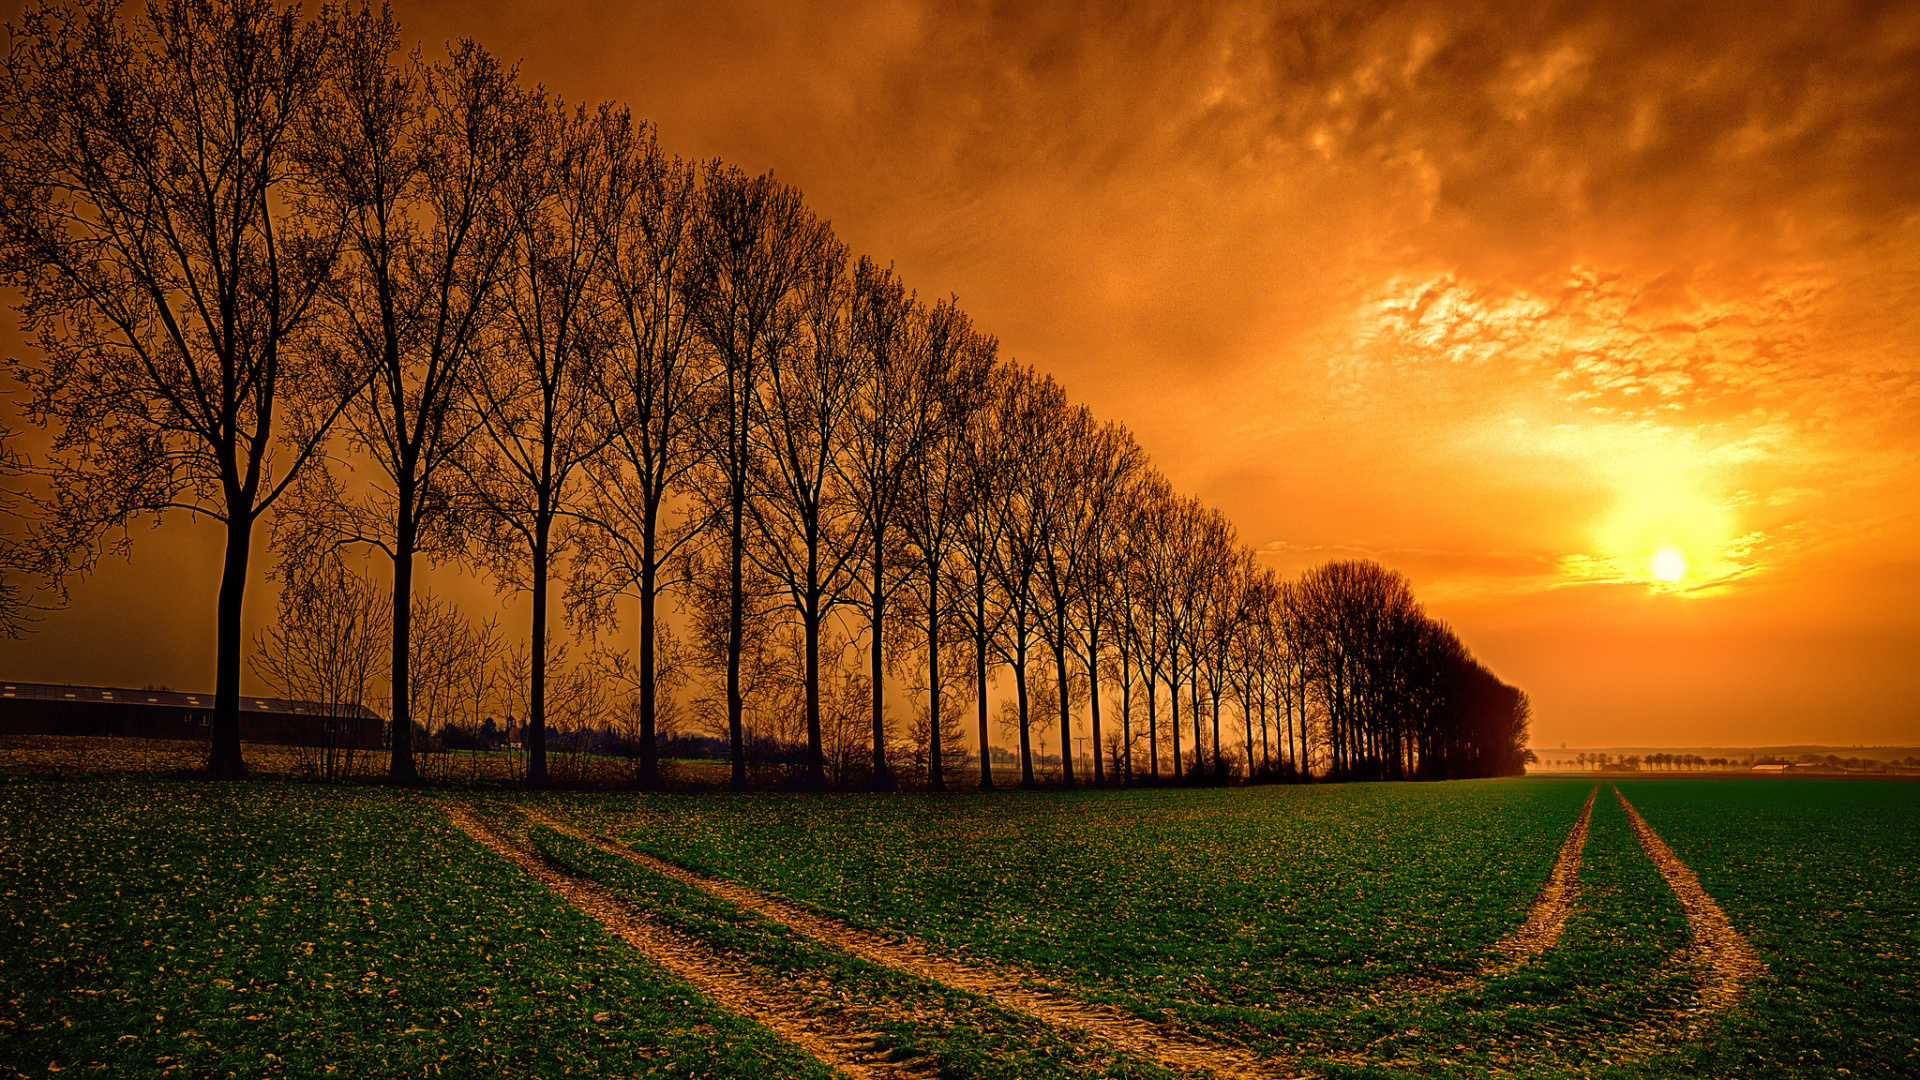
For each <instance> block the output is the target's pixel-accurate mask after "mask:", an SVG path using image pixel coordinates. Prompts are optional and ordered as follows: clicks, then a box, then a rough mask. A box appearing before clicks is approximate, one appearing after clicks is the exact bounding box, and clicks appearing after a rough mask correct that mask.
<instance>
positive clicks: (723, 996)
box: [445, 805, 921, 1080]
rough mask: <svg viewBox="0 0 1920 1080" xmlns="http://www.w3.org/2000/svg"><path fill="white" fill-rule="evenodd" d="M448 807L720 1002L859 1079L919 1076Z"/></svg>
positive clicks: (505, 854) (460, 821)
mask: <svg viewBox="0 0 1920 1080" xmlns="http://www.w3.org/2000/svg"><path fill="white" fill-rule="evenodd" d="M445 809H446V811H447V818H448V819H449V820H450V821H452V822H453V824H454V826H455V827H456V828H458V829H460V830H461V831H462V832H464V833H466V834H467V835H468V836H471V837H473V838H474V839H475V840H477V841H479V842H480V843H481V845H483V846H484V847H486V848H487V849H488V850H490V851H492V852H494V853H495V854H497V855H499V856H500V857H502V858H504V859H506V860H507V861H508V862H511V863H513V864H514V865H515V866H517V867H519V868H520V869H521V870H524V871H525V872H526V873H527V874H528V875H529V876H530V877H532V878H533V879H534V880H536V881H538V882H540V883H541V884H542V885H545V886H546V887H547V888H549V889H552V890H553V891H554V892H555V893H558V894H559V895H560V897H561V898H562V899H564V900H565V901H567V903H569V904H572V905H573V906H574V907H576V908H579V909H580V910H581V911H583V912H585V913H586V914H587V915H589V916H591V917H592V918H593V919H594V920H595V921H597V922H599V923H600V925H602V926H604V927H606V928H607V929H608V930H609V931H611V932H612V933H613V934H614V936H616V937H618V938H619V939H620V940H622V941H624V942H626V943H627V944H629V945H631V946H633V947H634V948H636V949H638V950H640V952H642V953H644V954H645V955H646V956H647V958H648V959H650V960H652V961H653V962H655V963H657V964H659V965H660V966H661V967H663V968H666V969H667V970H668V971H671V972H673V973H674V974H675V975H678V976H679V977H680V978H682V979H685V980H686V981H687V982H689V983H692V984H693V986H694V988H695V989H697V990H699V991H700V992H701V993H702V994H704V995H706V996H707V997H709V998H711V999H713V1000H714V1001H715V1002H718V1003H719V1004H720V1005H721V1006H722V1007H724V1008H726V1009H729V1010H731V1011H733V1012H736V1013H739V1014H741V1015H743V1016H746V1017H747V1018H749V1019H751V1020H754V1021H756V1022H758V1023H760V1024H763V1025H765V1026H766V1027H769V1028H771V1029H773V1030H774V1031H776V1032H778V1033H779V1034H780V1035H782V1036H784V1037H785V1038H786V1039H788V1040H789V1041H791V1042H793V1043H795V1044H796V1045H798V1046H799V1047H800V1048H801V1049H803V1050H805V1051H806V1052H807V1053H809V1054H812V1055H813V1056H814V1057H815V1058H818V1059H819V1060H820V1061H821V1062H823V1063H825V1064H826V1065H827V1066H828V1067H829V1068H833V1069H837V1070H839V1071H840V1072H842V1073H845V1074H846V1075H848V1076H852V1077H855V1078H856V1080H904V1078H909V1077H918V1076H920V1075H921V1071H920V1070H916V1069H914V1068H911V1067H910V1063H905V1064H897V1063H894V1062H889V1061H887V1060H885V1058H884V1057H882V1055H881V1054H880V1053H879V1052H878V1051H876V1050H874V1049H873V1045H872V1035H871V1033H870V1032H867V1031H864V1030H860V1029H857V1028H853V1027H849V1026H846V1025H836V1024H834V1023H832V1022H831V1020H830V1019H828V1018H824V1017H820V1016H816V1015H813V1014H811V1013H808V1012H807V1011H806V1010H805V1008H804V1007H802V1006H801V1004H800V1003H799V1001H798V1000H797V999H796V998H794V997H793V996H791V995H787V994H781V993H777V992H775V991H772V990H770V989H768V988H767V987H765V986H762V985H760V984H758V983H756V982H754V981H753V980H751V979H749V978H747V977H746V976H744V975H742V974H741V972H740V970H739V966H738V965H736V964H734V963H731V962H730V961H729V959H728V958H727V957H726V956H725V955H724V954H721V953H718V952H716V951H714V950H712V949H710V948H708V947H706V946H705V945H702V944H700V943H698V942H696V941H694V940H693V939H691V938H689V937H687V936H685V935H683V934H680V933H678V932H676V931H674V930H670V929H668V928H666V927H663V926H661V925H659V924H657V923H654V922H651V921H649V920H647V919H645V918H642V917H640V916H638V915H636V914H634V912H633V911H632V910H631V909H630V908H629V907H628V906H627V905H626V904H624V903H622V902H621V901H620V899H619V898H618V897H616V896H615V895H614V894H613V893H612V892H611V891H609V890H608V889H606V888H605V887H604V886H601V885H599V884H597V883H594V882H591V881H587V880H585V879H582V878H579V877H576V876H574V875H572V874H569V873H567V872H565V871H563V870H560V869H559V868H557V867H555V866H553V865H552V864H550V863H548V862H547V861H546V860H544V859H542V858H541V857H540V856H539V855H538V854H537V853H535V852H534V851H532V850H531V849H529V848H527V847H525V846H523V845H521V844H518V843H515V842H514V841H513V840H512V839H510V838H509V837H507V836H505V835H503V834H502V833H500V832H499V831H498V830H496V829H494V828H493V827H492V826H490V825H488V824H487V823H486V822H484V821H481V820H480V819H479V818H477V817H475V816H474V815H473V813H472V812H471V811H469V810H468V809H466V808H465V807H461V806H453V805H448V806H446V807H445Z"/></svg>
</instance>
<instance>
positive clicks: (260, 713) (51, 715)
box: [0, 682, 386, 748]
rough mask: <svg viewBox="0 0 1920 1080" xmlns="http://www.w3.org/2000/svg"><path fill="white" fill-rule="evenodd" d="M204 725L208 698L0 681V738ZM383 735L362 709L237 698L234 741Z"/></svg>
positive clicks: (317, 741)
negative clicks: (237, 723) (237, 722)
mask: <svg viewBox="0 0 1920 1080" xmlns="http://www.w3.org/2000/svg"><path fill="white" fill-rule="evenodd" d="M212 720H213V695H212V694H187V693H181V692H179V691H175V690H130V689H127V688H125V687H116V686H58V685H55V684H52V683H12V682H8V683H0V734H8V735H111V736H114V737H116V738H125V739H204V738H206V737H207V730H208V726H209V725H210V724H211V723H212ZM385 738H386V723H385V721H383V720H382V719H381V718H380V714H379V713H376V712H374V711H373V710H372V709H369V708H367V707H366V706H364V705H327V704H323V703H321V702H315V701H289V700H287V699H286V698H263V697H247V696H244V695H243V696H242V697H241V698H240V741H241V742H254V743H281V744H284V745H289V746H342V747H345V746H352V747H363V748H373V747H378V746H381V745H383V744H384V742H385Z"/></svg>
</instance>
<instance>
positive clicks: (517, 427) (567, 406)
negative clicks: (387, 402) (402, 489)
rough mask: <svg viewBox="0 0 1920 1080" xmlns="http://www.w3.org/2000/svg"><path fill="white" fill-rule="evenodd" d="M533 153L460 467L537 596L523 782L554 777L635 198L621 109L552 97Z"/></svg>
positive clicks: (515, 569) (519, 185)
mask: <svg viewBox="0 0 1920 1080" xmlns="http://www.w3.org/2000/svg"><path fill="white" fill-rule="evenodd" d="M535 124H536V127H535V132H536V139H535V147H536V150H535V153H534V155H533V160H531V161H530V162H528V163H527V165H526V167H525V168H523V169H520V170H517V171H516V173H515V174H514V176H513V178H512V179H511V181H510V184H511V185H512V186H513V189H514V190H513V191H512V192H511V194H510V203H509V205H510V206H511V208H512V210H513V213H514V221H513V226H512V228H513V242H512V246H511V247H510V249H509V252H508V255H507V264H506V270H505V273H504V275H503V279H502V286H503V296H502V305H501V307H502V310H501V313H500V316H499V317H498V318H497V319H496V320H494V321H493V323H492V325H491V330H490V337H491V340H490V341H488V342H487V346H486V353H485V360H484V362H483V363H480V364H476V365H474V367H473V368H472V371H471V377H470V378H469V379H467V380H466V381H467V385H468V386H469V388H470V391H469V392H470V396H471V401H472V408H473V409H474V411H475V414H476V417H477V422H478V423H479V424H480V426H481V428H482V430H483V431H484V432H485V435H486V437H485V439H484V440H479V439H476V440H475V441H476V443H478V444H479V445H477V446H476V447H475V449H474V452H472V453H468V454H465V455H462V456H461V458H460V459H459V461H460V462H461V467H462V469H463V470H464V472H465V474H466V478H467V481H468V490H469V491H470V492H471V497H472V498H473V499H474V500H475V502H476V503H477V505H478V508H479V510H480V513H479V514H478V515H477V516H476V521H475V523H476V525H479V526H481V527H482V528H483V529H484V530H485V532H484V547H483V550H484V551H485V553H486V557H487V561H488V562H489V563H490V564H491V566H492V568H493V570H494V573H495V574H496V576H498V577H499V579H500V580H501V581H502V582H503V583H505V584H506V585H508V586H509V587H512V588H515V589H524V590H527V591H529V592H531V593H532V594H533V629H532V633H531V636H530V637H529V638H528V642H529V645H528V648H529V650H530V653H531V655H530V658H529V659H528V661H527V678H528V682H527V704H526V713H525V716H526V727H527V785H528V786H529V787H544V786H546V785H547V783H548V776H547V747H546V686H547V684H546V677H547V671H548V669H549V666H550V665H549V664H548V663H547V659H546V655H545V654H546V648H547V640H548V630H547V615H548V613H547V607H548V603H547V597H548V589H549V584H550V577H551V568H552V565H553V560H554V558H555V557H556V556H558V555H560V554H561V553H563V552H564V550H565V549H566V546H567V544H568V543H569V541H570V539H571V537H570V536H569V534H568V530H567V526H568V524H569V523H570V522H571V520H572V518H573V516H574V515H575V514H577V513H578V509H579V507H578V500H579V499H580V491H579V488H580V481H581V480H582V479H583V478H584V474H585V466H586V464H587V463H588V462H589V461H591V460H592V458H593V457H594V455H595V454H597V453H598V452H599V451H600V449H601V447H602V446H603V445H604V443H605V440H606V437H607V436H606V434H605V433H606V431H607V426H606V424H605V423H604V421H603V420H602V418H601V416H600V415H599V412H600V408H601V406H602V404H603V402H602V399H601V398H600V396H599V395H598V394H597V393H596V392H595V385H596V383H595V378H596V373H595V365H596V363H597V362H598V361H599V359H600V357H601V355H602V351H603V344H602V343H601V342H600V341H598V340H597V339H596V336H595V335H596V331H597V330H598V329H600V327H601V325H602V322H601V320H599V318H598V317H597V316H598V312H597V311H596V310H595V308H594V307H593V305H594V303H595V302H596V300H597V299H599V297H600V295H601V292H600V290H599V287H598V286H599V277H600V275H601V273H602V272H603V269H604V266H603V264H604V261H605V258H606V252H607V237H608V236H609V234H610V229H609V228H608V224H607V223H608V222H609V221H610V220H612V219H613V218H614V217H616V216H617V215H619V214H622V213H624V212H625V210H626V207H627V204H628V202H629V200H630V199H631V197H632V189H633V183H634V176H633V172H632V170H631V168H630V167H629V166H630V165H631V163H632V161H633V142H634V138H635V133H634V127H633V121H632V118H631V117H630V116H628V115H627V113H625V112H624V111H620V110H616V109H614V108H612V107H610V106H602V107H601V108H600V109H599V110H598V111H597V112H591V113H590V112H588V111H587V110H585V109H581V110H578V111H577V112H575V111H569V110H567V109H566V108H565V107H563V106H562V105H560V104H559V103H558V102H551V103H544V104H542V105H541V106H540V108H539V109H538V111H537V113H536V116H535Z"/></svg>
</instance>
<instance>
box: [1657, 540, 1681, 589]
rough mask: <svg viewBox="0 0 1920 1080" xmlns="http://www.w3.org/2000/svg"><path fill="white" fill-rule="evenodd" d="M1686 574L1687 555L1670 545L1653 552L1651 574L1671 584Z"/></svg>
mask: <svg viewBox="0 0 1920 1080" xmlns="http://www.w3.org/2000/svg"><path fill="white" fill-rule="evenodd" d="M1686 575H1687V557H1686V556H1685V555H1682V554H1680V553H1679V552H1678V551H1676V550H1674V549H1673V548H1670V547H1663V548H1661V549H1660V550H1659V551H1656V552H1654V553H1653V576H1654V577H1657V578H1659V579H1660V580H1661V581H1664V582H1667V583H1668V584H1672V583H1674V582H1676V581H1679V580H1680V579H1681V578H1683V577H1685V576H1686Z"/></svg>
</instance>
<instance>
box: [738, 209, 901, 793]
mask: <svg viewBox="0 0 1920 1080" xmlns="http://www.w3.org/2000/svg"><path fill="white" fill-rule="evenodd" d="M808 269H809V273H808V274H807V275H806V276H805V277H804V278H803V279H802V281H801V283H800V289H799V292H800V305H801V311H802V320H803V331H802V333H801V334H799V335H798V337H797V338H796V340H795V341H794V342H793V344H792V346H791V347H789V348H786V349H782V350H779V351H778V352H775V353H772V354H770V355H769V356H768V357H767V363H766V366H765V378H764V379H763V380H762V387H761V393H760V394H759V396H758V397H759V405H758V409H759V413H760V416H759V422H758V423H757V424H756V425H755V432H756V435H757V437H758V438H759V440H760V442H761V446H760V450H759V453H758V454H757V455H756V460H755V467H754V468H753V469H752V470H751V473H750V476H751V480H752V488H751V491H750V496H749V498H748V499H747V503H746V506H747V511H748V515H749V516H750V517H751V518H752V521H753V529H752V532H751V535H750V536H749V537H748V539H747V545H746V550H747V554H748V557H749V558H751V559H752V560H753V561H754V563H755V564H756V565H757V567H758V568H759V571H760V573H761V574H762V575H763V576H764V577H765V578H766V579H767V580H770V581H771V582H773V584H774V586H775V588H777V589H778V590H779V591H780V593H781V595H782V597H783V599H784V600H785V602H786V604H787V605H788V606H789V607H790V608H791V609H792V611H793V616H794V618H795V619H797V620H798V622H799V625H800V633H801V637H802V642H803V648H802V667H801V681H802V685H803V688H804V697H805V701H804V705H803V715H804V716H805V717H806V725H807V780H808V781H809V783H810V784H811V785H812V786H815V787H824V786H825V785H826V773H825V765H826V760H825V757H824V751H823V744H822V732H821V727H820V723H821V715H820V708H821V704H820V673H821V666H820V664H821V657H820V637H821V631H822V629H823V627H824V626H825V622H826V619H827V617H828V616H829V615H831V614H832V613H833V611H834V609H835V608H837V607H839V606H840V605H842V604H844V603H846V602H848V592H849V590H850V589H851V588H852V586H853V581H854V576H855V574H856V572H857V570H858V566H859V559H860V556H861V552H862V548H863V544H862V543H861V540H862V537H861V515H860V510H859V506H858V503H857V500H856V499H855V497H854V495H853V492H852V491H850V490H849V488H848V486H847V484H846V483H845V480H844V476H845V474H844V471H843V469H842V464H843V463H842V461H841V457H842V454H843V453H844V451H845V447H846V443H847V439H848V428H849V427H850V426H851V424H852V420H853V409H854V398H855V395H856V394H857V393H858V391H859V388H860V384H861V382H862V381H863V378H864V372H863V370H862V369H863V367H864V366H865V365H864V359H865V358H864V357H862V356H861V355H860V354H859V351H858V350H857V349H856V348H855V346H854V342H853V335H854V327H853V307H854V298H853V294H854V289H855V285H854V283H853V282H852V281H849V280H848V278H847V276H846V249H845V248H843V247H841V246H840V245H839V244H838V243H831V244H825V245H822V246H821V247H820V248H819V249H818V250H817V251H816V253H815V259H814V261H813V263H812V265H811V266H810V267H809V268H808ZM873 738H874V744H875V745H876V746H878V747H881V748H882V749H883V750H884V747H885V745H886V741H885V738H886V732H885V729H884V728H883V727H875V729H874V733H873ZM874 769H875V773H874V780H875V782H876V783H880V782H883V778H884V777H885V775H886V762H885V759H884V758H876V759H875V762H874Z"/></svg>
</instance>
